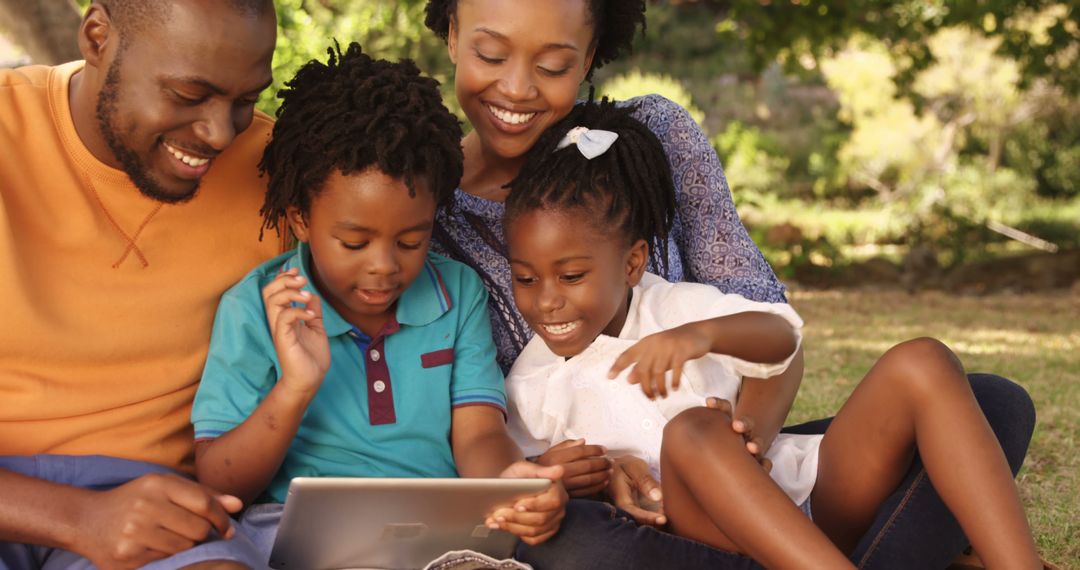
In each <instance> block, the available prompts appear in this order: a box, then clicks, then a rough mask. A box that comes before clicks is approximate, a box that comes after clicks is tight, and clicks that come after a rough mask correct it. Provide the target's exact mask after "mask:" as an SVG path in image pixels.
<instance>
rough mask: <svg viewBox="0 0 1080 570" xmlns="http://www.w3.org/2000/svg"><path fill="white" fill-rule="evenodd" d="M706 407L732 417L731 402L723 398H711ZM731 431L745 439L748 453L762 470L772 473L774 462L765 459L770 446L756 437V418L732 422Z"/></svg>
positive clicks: (706, 400)
mask: <svg viewBox="0 0 1080 570" xmlns="http://www.w3.org/2000/svg"><path fill="white" fill-rule="evenodd" d="M705 407H707V408H711V409H714V410H720V411H721V412H724V413H725V414H727V415H729V416H730V415H732V409H731V402H729V401H727V400H724V399H722V398H716V397H711V396H710V397H708V398H706V399H705ZM731 429H732V430H734V431H735V433H737V434H739V435H741V436H742V437H743V441H744V442H746V451H748V452H749V453H750V455H753V456H754V459H756V460H757V462H758V463H760V464H761V467H762V469H764V470H765V472H766V473H768V472H770V471H772V461H770V460H769V459H767V458H766V457H765V452H766V451H768V446H766V445H765V442H764V441H762V439H761V438H760V437H757V436H755V435H754V418H751V417H750V416H741V417H739V418H735V419H733V420H731Z"/></svg>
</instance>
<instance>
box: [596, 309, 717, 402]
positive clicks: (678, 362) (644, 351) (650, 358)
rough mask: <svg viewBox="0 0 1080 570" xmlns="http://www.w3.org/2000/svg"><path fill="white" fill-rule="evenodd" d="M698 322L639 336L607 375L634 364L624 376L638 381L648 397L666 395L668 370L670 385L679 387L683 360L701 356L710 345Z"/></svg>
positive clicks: (709, 340) (673, 388)
mask: <svg viewBox="0 0 1080 570" xmlns="http://www.w3.org/2000/svg"><path fill="white" fill-rule="evenodd" d="M697 324H698V323H687V324H685V325H682V326H680V327H676V328H673V329H668V330H666V331H662V332H658V333H656V334H651V335H649V336H647V337H645V338H643V339H641V340H639V341H638V342H637V344H635V345H634V346H631V347H630V348H628V349H626V351H625V352H623V353H622V354H620V355H619V358H617V359H616V360H615V364H614V365H612V367H611V370H610V371H609V372H608V378H615V377H616V376H618V375H619V373H620V372H622V371H623V370H624V369H625V368H626V367H628V366H630V365H631V364H633V365H634V369H633V370H631V371H630V376H629V377H627V380H628V381H629V382H630V383H631V384H641V391H642V392H645V395H646V396H647V397H648V398H649V399H650V400H651V399H653V398H655V397H656V395H657V394H659V395H660V397H661V398H666V397H667V373H668V371H669V370H670V371H672V375H671V389H672V390H678V389H679V381H680V379H681V378H682V369H683V365H684V364H686V361H687V360H693V359H695V358H701V357H702V356H705V355H706V354H708V353H709V349H710V348H712V344H713V343H712V339H711V338H710V337H709V336H708V334H706V333H705V331H704V330H703V327H700V326H697Z"/></svg>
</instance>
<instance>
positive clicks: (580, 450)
mask: <svg viewBox="0 0 1080 570" xmlns="http://www.w3.org/2000/svg"><path fill="white" fill-rule="evenodd" d="M606 453H607V450H606V449H604V448H603V447H602V446H599V445H586V444H585V440H584V439H568V440H566V441H562V442H559V443H557V444H555V445H553V446H552V447H551V448H550V449H548V450H547V451H545V452H544V454H543V455H541V456H540V457H538V458H537V459H536V463H537V464H538V465H545V466H554V465H562V466H563V470H564V471H563V477H562V482H563V486H565V487H566V490H567V492H569V493H570V496H571V497H589V496H592V495H595V494H597V493H599V492H601V491H603V490H604V489H606V488H607V486H608V483H609V482H610V481H611V473H612V471H611V465H612V463H611V459H610V458H609V457H608V456H607V455H605V454H606Z"/></svg>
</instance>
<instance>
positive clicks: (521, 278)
mask: <svg viewBox="0 0 1080 570" xmlns="http://www.w3.org/2000/svg"><path fill="white" fill-rule="evenodd" d="M514 281H516V282H517V283H519V284H521V285H532V284H533V283H535V282H536V278H535V277H529V276H527V275H515V276H514Z"/></svg>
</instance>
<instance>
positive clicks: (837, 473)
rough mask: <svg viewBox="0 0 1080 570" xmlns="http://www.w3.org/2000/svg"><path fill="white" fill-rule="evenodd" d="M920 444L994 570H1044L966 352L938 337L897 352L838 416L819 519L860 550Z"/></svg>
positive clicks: (818, 499) (827, 451)
mask: <svg viewBox="0 0 1080 570" xmlns="http://www.w3.org/2000/svg"><path fill="white" fill-rule="evenodd" d="M916 448H917V449H918V451H919V454H920V456H921V457H922V461H923V463H924V464H925V466H926V470H927V473H928V475H929V476H930V481H931V482H932V483H933V485H934V487H935V488H936V489H937V491H938V494H939V495H941V498H942V500H944V501H945V504H946V505H947V506H948V507H949V509H950V510H951V511H952V512H953V514H954V515H955V516H956V518H957V520H958V521H959V522H960V525H961V526H962V527H963V529H964V532H965V534H967V536H968V538H969V539H970V540H971V541H972V543H973V544H974V545H975V547H976V548H977V549H978V550H979V552H980V553H981V554H983V557H984V560H985V561H987V562H988V563H989V565H990V567H996V568H1010V569H1012V568H1017V569H1020V568H1041V566H1040V564H1039V562H1038V556H1037V555H1036V553H1035V544H1034V541H1033V540H1032V537H1031V529H1030V527H1029V526H1028V523H1027V518H1026V517H1025V516H1024V510H1023V507H1022V506H1021V504H1020V499H1019V496H1018V494H1017V492H1016V485H1015V483H1014V482H1013V479H1012V473H1011V471H1010V470H1009V466H1008V464H1007V463H1006V461H1005V456H1004V454H1003V453H1002V451H1001V448H1000V447H999V446H998V444H997V440H996V439H995V438H994V435H993V432H991V430H990V426H989V425H988V424H987V423H986V419H985V418H984V417H983V415H982V412H981V411H980V409H979V406H978V404H977V403H976V401H975V397H974V395H972V392H971V387H970V386H969V384H968V382H967V379H966V377H965V376H964V371H963V368H962V367H961V365H960V363H959V361H958V360H957V358H956V356H955V355H954V354H953V353H952V351H950V350H949V349H948V347H946V346H945V345H943V344H941V343H940V342H938V341H936V340H933V339H916V340H912V341H908V342H906V343H903V344H900V345H898V346H896V347H894V348H893V349H891V350H890V351H889V352H887V353H886V354H885V355H884V356H883V357H882V358H881V359H880V360H879V361H878V362H877V363H876V364H875V365H874V367H873V368H872V369H871V370H870V372H869V373H868V374H867V375H866V377H865V378H864V379H863V381H862V382H861V383H860V384H859V386H858V387H857V388H856V389H855V391H854V393H853V394H852V395H851V398H849V399H848V401H847V402H846V403H845V404H844V406H843V408H841V409H840V412H839V413H838V414H837V415H836V418H835V419H834V420H833V422H832V424H831V425H830V426H829V429H828V431H826V432H825V437H824V439H823V441H822V444H821V451H820V458H819V463H818V479H817V484H816V486H815V487H814V494H813V499H812V508H813V512H814V522H815V523H817V524H818V526H820V527H821V528H822V530H824V531H825V533H826V534H828V535H829V537H830V538H832V540H833V541H834V542H835V543H836V544H837V545H838V546H839V547H840V548H841V549H842V550H843V551H845V552H848V551H850V550H851V549H852V548H853V547H854V545H855V544H856V542H857V541H858V539H859V537H860V536H861V535H862V534H863V533H864V532H865V531H866V529H867V528H868V527H869V525H870V523H871V521H872V520H873V517H874V513H875V512H876V511H877V509H878V506H879V505H880V504H881V502H882V501H883V500H884V499H885V498H886V497H887V496H888V495H889V494H890V493H891V492H892V490H893V489H894V488H895V486H896V485H897V484H898V482H899V480H900V478H901V477H902V476H903V474H904V472H905V471H906V469H907V467H908V465H909V464H910V462H911V457H912V454H913V453H914V451H915V449H916Z"/></svg>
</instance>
